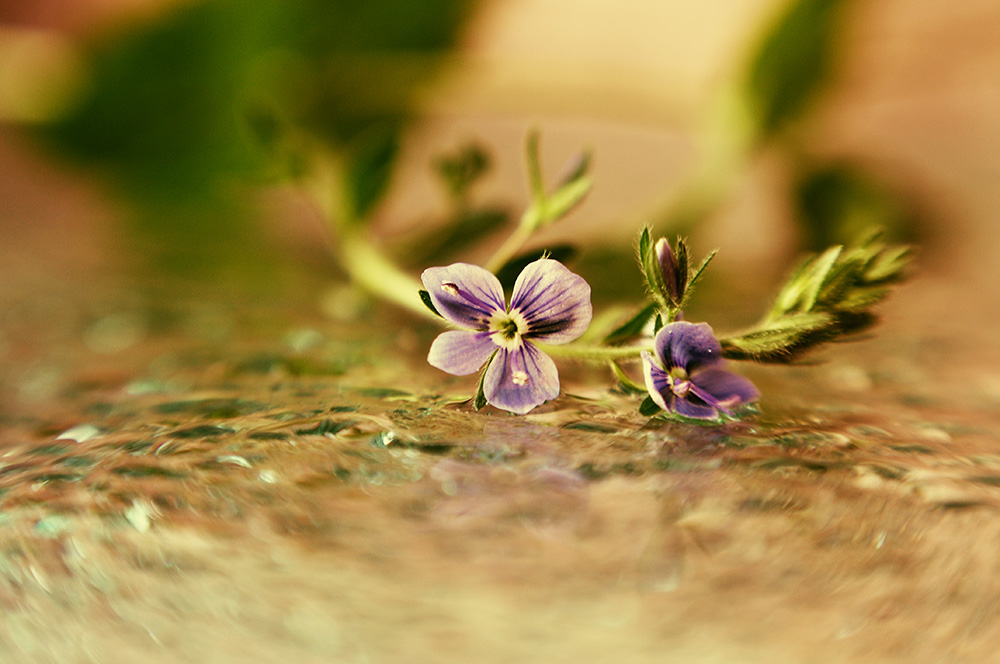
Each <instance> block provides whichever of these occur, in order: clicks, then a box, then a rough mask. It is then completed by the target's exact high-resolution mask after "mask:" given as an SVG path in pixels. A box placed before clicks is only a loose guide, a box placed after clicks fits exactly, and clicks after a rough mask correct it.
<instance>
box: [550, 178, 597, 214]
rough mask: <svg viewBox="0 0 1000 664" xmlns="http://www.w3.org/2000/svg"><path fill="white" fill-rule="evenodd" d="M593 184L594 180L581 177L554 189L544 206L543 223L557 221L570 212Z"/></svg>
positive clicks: (581, 200) (580, 201)
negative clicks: (544, 215)
mask: <svg viewBox="0 0 1000 664" xmlns="http://www.w3.org/2000/svg"><path fill="white" fill-rule="evenodd" d="M593 185H594V182H593V180H591V179H590V178H589V177H582V178H578V179H576V180H573V181H572V182H570V183H568V184H567V185H565V186H564V187H560V188H559V189H558V190H556V192H555V193H553V194H552V195H551V196H550V197H549V199H548V203H547V204H546V206H545V211H546V219H545V224H546V225H547V224H551V223H552V222H554V221H558V220H560V219H562V218H563V217H565V216H566V215H567V214H569V213H570V212H572V211H573V210H574V209H575V208H576V206H578V205H579V204H580V203H582V202H583V199H584V198H586V197H587V194H589V193H590V189H591V187H593Z"/></svg>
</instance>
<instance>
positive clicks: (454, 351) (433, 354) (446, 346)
mask: <svg viewBox="0 0 1000 664" xmlns="http://www.w3.org/2000/svg"><path fill="white" fill-rule="evenodd" d="M496 349H497V345H496V344H495V343H493V340H492V338H491V337H490V334H489V332H472V331H470V330H452V331H450V332H442V333H441V334H439V335H438V336H437V339H435V340H434V343H432V344H431V350H430V352H429V353H428V354H427V361H428V362H430V364H431V366H432V367H437V368H438V369H440V370H441V371H446V372H448V373H450V374H452V375H454V376H467V375H469V374H470V373H475V372H476V371H478V370H479V368H480V367H481V366H483V364H484V363H485V362H486V360H488V359H490V356H491V355H493V353H494V351H496Z"/></svg>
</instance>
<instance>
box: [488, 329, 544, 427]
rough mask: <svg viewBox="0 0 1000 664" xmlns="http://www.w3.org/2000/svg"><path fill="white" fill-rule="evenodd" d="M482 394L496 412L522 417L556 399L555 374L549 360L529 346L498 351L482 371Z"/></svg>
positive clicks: (527, 344)
mask: <svg viewBox="0 0 1000 664" xmlns="http://www.w3.org/2000/svg"><path fill="white" fill-rule="evenodd" d="M483 394H484V395H485V396H486V401H487V402H489V403H490V404H492V405H494V406H496V407H497V408H502V409H504V410H509V411H510V412H512V413H518V414H519V415H523V414H524V413H527V412H528V411H530V410H531V409H532V408H534V407H535V406H540V405H541V404H543V403H545V402H546V401H548V400H550V399H555V398H556V397H557V396H559V373H558V371H557V370H556V365H555V363H554V362H553V361H552V359H551V358H550V357H549V356H548V355H546V354H545V353H543V352H542V351H540V350H538V349H537V348H535V347H534V346H532V345H531V343H530V342H524V343H522V344H521V345H520V346H518V347H516V348H512V349H510V350H508V349H506V348H501V349H500V350H498V351H497V355H496V357H495V358H493V361H492V362H491V363H490V366H489V368H487V369H486V376H485V377H484V379H483Z"/></svg>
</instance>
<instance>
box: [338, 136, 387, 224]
mask: <svg viewBox="0 0 1000 664" xmlns="http://www.w3.org/2000/svg"><path fill="white" fill-rule="evenodd" d="M398 155H399V136H398V130H397V129H396V128H395V127H372V128H371V129H369V130H368V131H366V132H364V133H363V134H362V135H361V136H359V137H358V138H357V139H355V140H354V141H353V142H352V145H351V147H350V149H349V150H348V157H347V169H346V173H345V180H346V182H345V185H346V189H347V196H348V200H349V202H350V205H351V213H352V218H353V220H354V221H359V222H360V221H365V220H366V219H367V218H368V217H369V215H370V214H371V212H372V210H373V209H374V208H375V205H376V204H377V203H378V202H379V201H380V200H381V199H382V196H383V194H384V193H385V190H386V188H387V187H388V185H389V179H390V177H391V176H392V169H393V166H394V165H395V163H396V157H397V156H398Z"/></svg>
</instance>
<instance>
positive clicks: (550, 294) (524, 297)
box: [510, 258, 594, 344]
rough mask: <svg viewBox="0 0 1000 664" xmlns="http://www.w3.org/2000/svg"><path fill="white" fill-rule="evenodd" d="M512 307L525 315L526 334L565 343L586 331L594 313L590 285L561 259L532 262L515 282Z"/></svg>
mask: <svg viewBox="0 0 1000 664" xmlns="http://www.w3.org/2000/svg"><path fill="white" fill-rule="evenodd" d="M510 310H511V312H512V313H513V312H514V311H518V312H520V314H521V315H522V316H524V320H525V322H527V324H528V329H527V331H526V332H525V333H524V336H525V337H528V338H530V339H538V340H539V341H544V342H545V343H550V344H563V343H566V342H567V341H572V340H573V339H576V338H577V337H579V336H580V335H581V334H583V333H584V332H585V331H586V330H587V326H588V325H590V319H591V318H592V317H593V315H594V310H593V307H592V306H591V304H590V284H588V283H587V282H586V281H585V280H584V278H583V277H581V276H579V275H577V274H573V273H572V272H570V271H569V270H568V269H567V268H566V267H565V266H564V265H563V264H562V263H560V262H559V261H555V260H552V259H551V258H542V259H539V260H537V261H534V262H533V263H529V264H528V265H527V266H526V267H525V268H524V270H522V271H521V274H520V275H519V276H518V277H517V281H516V282H515V283H514V295H513V296H512V298H511V302H510Z"/></svg>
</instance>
